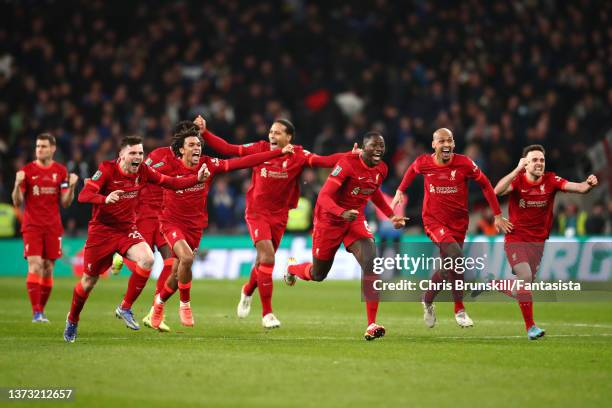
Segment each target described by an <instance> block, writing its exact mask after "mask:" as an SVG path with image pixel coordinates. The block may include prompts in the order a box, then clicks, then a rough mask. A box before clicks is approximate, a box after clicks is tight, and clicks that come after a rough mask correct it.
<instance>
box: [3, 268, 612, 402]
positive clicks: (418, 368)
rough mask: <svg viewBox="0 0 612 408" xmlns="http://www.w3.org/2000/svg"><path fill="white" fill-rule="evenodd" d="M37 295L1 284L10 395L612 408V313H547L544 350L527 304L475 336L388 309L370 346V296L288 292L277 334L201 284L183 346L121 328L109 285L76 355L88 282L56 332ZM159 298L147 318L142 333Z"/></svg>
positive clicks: (177, 329) (65, 287) (95, 300)
mask: <svg viewBox="0 0 612 408" xmlns="http://www.w3.org/2000/svg"><path fill="white" fill-rule="evenodd" d="M24 281H25V279H22V278H19V279H18V278H2V279H0V285H1V288H2V296H1V297H0V322H1V325H0V350H2V352H1V353H0V367H1V370H0V387H42V388H49V387H71V388H74V389H75V400H74V401H72V402H69V403H68V402H66V403H64V404H67V405H66V406H87V407H107V406H114V407H121V406H129V407H135V406H138V407H140V406H142V407H173V406H174V407H178V406H180V407H191V406H227V407H235V406H262V407H288V406H312V407H320V406H333V407H342V406H346V407H356V406H424V407H437V406H453V407H463V406H466V407H467V406H469V407H474V406H517V407H518V406H521V407H526V406H538V407H542V406H592V407H602V406H608V404H609V403H610V401H611V400H612V387H610V383H611V379H612V347H611V346H612V304H610V303H540V304H537V303H536V305H535V317H536V322H538V324H540V325H541V326H542V327H544V328H545V329H546V330H547V336H546V337H545V338H544V339H541V340H538V341H528V340H527V338H526V336H525V331H524V328H523V324H522V319H521V318H520V312H519V310H518V307H517V306H516V304H514V303H491V302H482V303H468V304H467V307H468V311H469V313H470V315H471V317H472V318H473V319H474V321H475V327H473V328H471V329H460V328H459V327H458V326H457V325H456V324H455V322H454V319H453V318H452V317H453V316H452V304H450V303H439V304H438V306H437V312H438V325H437V326H436V327H435V328H434V329H428V328H426V327H425V325H424V324H423V322H422V309H421V305H420V304H418V303H383V304H381V307H380V310H379V319H378V321H379V323H381V324H383V325H385V327H386V328H387V336H386V337H385V338H383V339H380V340H376V341H373V342H366V341H364V340H363V338H362V335H363V332H364V330H365V326H366V324H365V323H366V322H365V307H364V304H363V303H361V301H360V296H359V282H338V281H329V282H323V283H312V282H307V283H306V282H298V284H297V285H296V286H295V287H293V288H288V287H285V286H284V285H283V284H282V282H276V283H275V284H276V289H275V294H274V306H275V313H276V315H277V316H278V318H279V319H280V320H281V322H282V324H283V326H282V327H281V328H280V329H276V330H273V331H264V330H263V329H262V328H261V316H260V310H261V308H260V305H259V301H258V300H256V301H254V303H253V309H252V312H251V316H249V318H247V319H245V320H239V319H238V318H236V317H235V307H236V302H237V300H238V297H239V290H240V286H241V284H242V283H243V282H241V281H196V282H195V283H194V286H193V289H192V306H193V307H194V315H195V319H196V326H195V327H194V328H182V327H181V326H179V324H178V305H177V302H178V301H177V299H176V296H175V298H174V299H172V300H171V301H170V302H169V304H168V306H167V310H166V313H167V322H168V323H169V324H170V326H171V327H172V329H173V332H172V333H168V334H163V333H157V332H155V331H152V330H150V329H147V328H144V327H143V328H142V329H141V330H140V331H137V332H135V331H130V330H128V329H127V328H125V327H124V326H123V324H122V322H121V321H119V320H117V319H116V318H115V317H114V315H113V311H114V308H115V307H116V305H117V304H118V303H119V301H120V299H121V297H122V295H123V293H124V290H125V287H126V283H127V281H126V279H125V278H109V279H103V280H101V281H100V282H99V284H98V287H97V288H96V289H95V290H94V292H93V294H92V295H91V296H90V298H89V301H88V303H87V304H86V306H85V309H84V311H83V314H82V316H81V323H80V326H79V337H78V339H77V342H76V343H74V344H66V343H65V342H64V340H63V338H62V331H63V328H64V321H65V317H66V313H67V311H68V309H69V305H70V300H71V291H72V287H73V285H74V282H75V281H74V280H73V279H56V284H55V288H54V292H53V293H52V296H51V299H50V302H49V305H48V307H47V316H48V317H49V318H50V320H51V323H50V324H48V325H43V324H32V323H31V322H30V310H29V302H28V301H27V297H26V291H25V283H24ZM153 284H154V282H149V285H148V286H147V288H146V289H145V292H144V293H143V295H142V296H141V298H140V299H139V300H138V302H137V303H136V305H135V306H134V311H135V313H136V315H137V316H138V317H139V320H140V318H142V316H143V314H144V313H145V312H146V311H147V310H148V307H149V305H150V300H151V297H152V291H153ZM17 405H19V404H17ZM17 405H15V406H17ZM27 405H28V406H31V405H32V404H27ZM39 405H40V406H49V403H48V402H47V403H40V404H39ZM52 405H54V406H55V405H57V404H52ZM62 405H63V404H62ZM19 406H26V405H19Z"/></svg>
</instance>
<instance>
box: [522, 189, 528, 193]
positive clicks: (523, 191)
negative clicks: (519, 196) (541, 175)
mask: <svg viewBox="0 0 612 408" xmlns="http://www.w3.org/2000/svg"><path fill="white" fill-rule="evenodd" d="M528 191H529V189H527V190H523V189H521V193H526V192H528Z"/></svg>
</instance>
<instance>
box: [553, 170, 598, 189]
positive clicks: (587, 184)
mask: <svg viewBox="0 0 612 408" xmlns="http://www.w3.org/2000/svg"><path fill="white" fill-rule="evenodd" d="M598 183H599V181H598V180H597V177H595V175H594V174H591V175H590V176H589V177H587V179H586V180H585V181H583V182H582V183H572V182H571V181H568V182H567V183H565V184H564V185H563V188H562V190H563V191H565V192H568V193H579V194H586V193H588V192H589V191H591V189H592V188H593V187H595V186H596V185H597V184H598Z"/></svg>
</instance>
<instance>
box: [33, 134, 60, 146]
mask: <svg viewBox="0 0 612 408" xmlns="http://www.w3.org/2000/svg"><path fill="white" fill-rule="evenodd" d="M36 140H48V141H49V144H50V145H51V146H56V145H57V142H56V141H55V136H53V135H52V134H51V133H41V134H39V135H38V136H36Z"/></svg>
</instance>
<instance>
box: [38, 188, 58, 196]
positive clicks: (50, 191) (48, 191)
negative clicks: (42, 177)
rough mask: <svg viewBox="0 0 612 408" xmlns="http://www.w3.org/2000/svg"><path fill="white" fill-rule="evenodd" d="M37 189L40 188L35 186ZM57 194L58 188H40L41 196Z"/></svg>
mask: <svg viewBox="0 0 612 408" xmlns="http://www.w3.org/2000/svg"><path fill="white" fill-rule="evenodd" d="M35 187H36V188H38V186H35ZM56 193H57V188H55V187H40V191H39V194H56ZM36 195H38V194H36Z"/></svg>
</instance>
